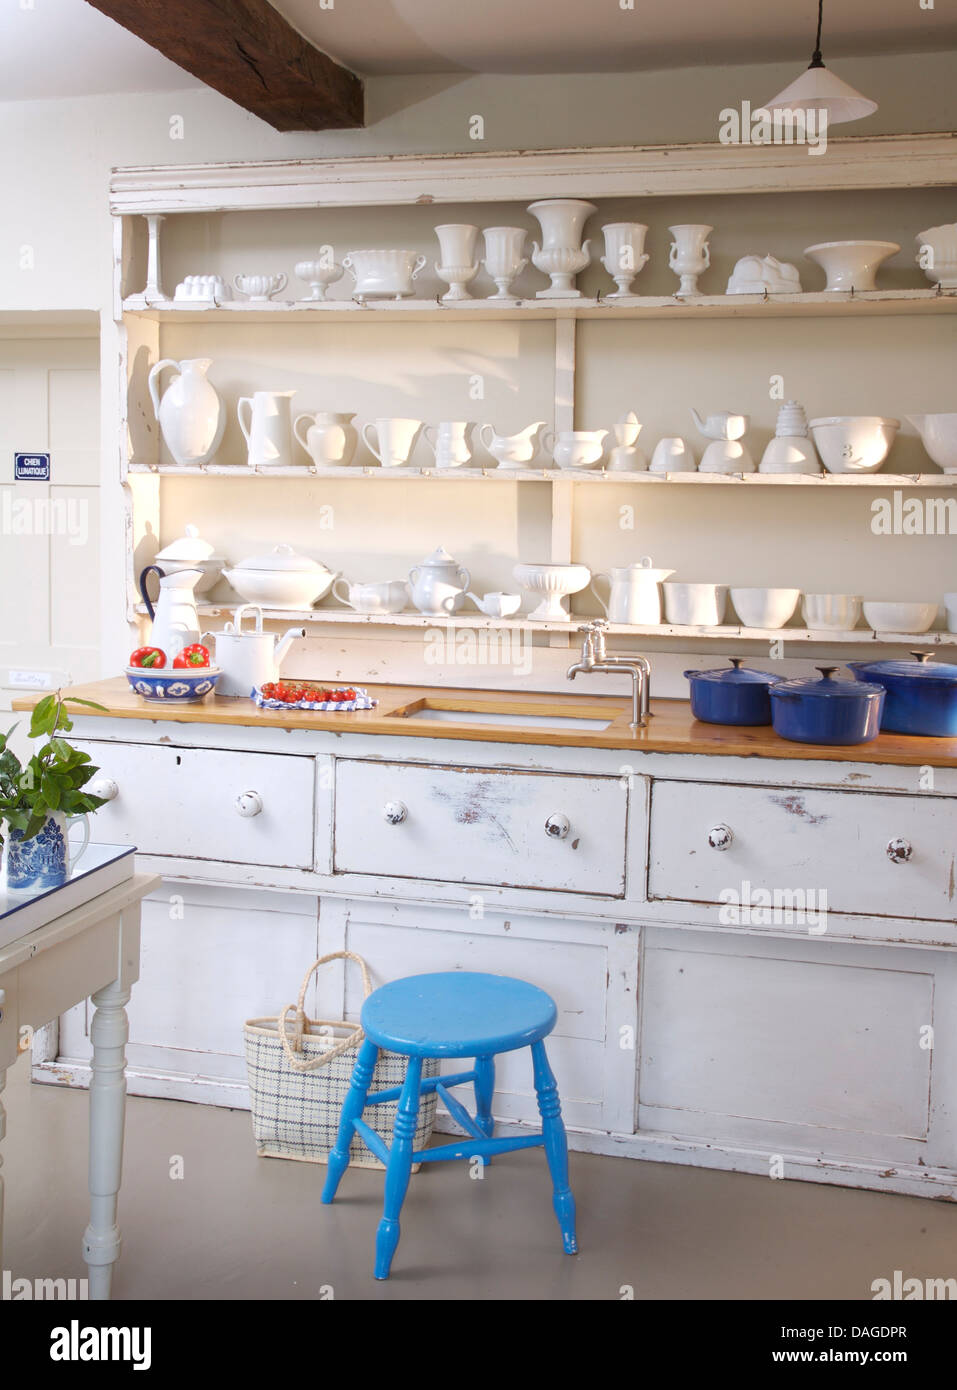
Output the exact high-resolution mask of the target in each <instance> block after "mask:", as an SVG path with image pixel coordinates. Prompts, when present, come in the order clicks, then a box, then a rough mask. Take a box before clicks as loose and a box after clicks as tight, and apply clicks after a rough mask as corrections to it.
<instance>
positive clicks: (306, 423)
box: [293, 410, 359, 468]
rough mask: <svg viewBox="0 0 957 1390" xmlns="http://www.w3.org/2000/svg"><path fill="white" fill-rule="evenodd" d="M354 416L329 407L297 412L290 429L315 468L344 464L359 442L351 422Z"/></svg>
mask: <svg viewBox="0 0 957 1390" xmlns="http://www.w3.org/2000/svg"><path fill="white" fill-rule="evenodd" d="M355 418H356V417H355V415H354V414H352V415H349V414H336V412H335V411H332V410H319V411H317V412H316V413H315V414H314V415H297V416H296V423H295V424H294V425H293V433H294V434H295V436H296V439H297V440H298V441H299V443H300V444H301V445H302V447H303V448H304V449H305V451H306V453H307V454H308V455H309V457H310V458H311V459H312V461H313V463H314V464H315V465H316V467H317V468H333V467H338V468H344V467H346V466H347V465H348V464H350V463H351V462H352V456H353V454H354V453H355V451H356V445H357V444H358V442H359V432H358V430H357V429H356V427H355V425H354V424H353V423H352V422H353V420H354V419H355ZM303 431H305V437H303Z"/></svg>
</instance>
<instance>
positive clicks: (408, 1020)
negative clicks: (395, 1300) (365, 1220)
mask: <svg viewBox="0 0 957 1390" xmlns="http://www.w3.org/2000/svg"><path fill="white" fill-rule="evenodd" d="M556 1017H557V1011H556V1009H555V1004H554V1002H553V1000H552V999H551V998H550V997H549V996H548V995H547V994H546V993H545V991H544V990H542V989H538V988H537V987H536V986H535V985H529V984H526V983H525V981H524V980H513V979H510V978H509V977H508V976H503V975H479V974H474V973H471V972H468V971H459V970H457V971H450V972H447V973H442V974H436V975H410V976H409V977H408V978H407V979H404V980H393V981H392V983H391V984H388V985H383V986H382V988H381V989H377V990H375V991H374V992H373V993H372V994H370V995H369V997H368V999H367V1000H366V1001H365V1004H364V1005H363V1006H362V1014H361V1021H362V1027H363V1029H364V1030H365V1035H366V1036H365V1040H364V1041H363V1043H362V1046H361V1047H360V1049H359V1056H358V1058H357V1059H356V1065H355V1068H354V1070H353V1073H352V1084H351V1086H350V1088H349V1093H348V1095H347V1096H346V1099H345V1101H344V1102H343V1106H342V1117H341V1119H340V1121H339V1133H338V1135H337V1136H336V1143H335V1148H334V1149H333V1150H332V1151H331V1153H330V1154H329V1159H328V1174H327V1177H326V1182H325V1186H324V1187H323V1189H322V1200H323V1202H325V1203H328V1202H331V1201H332V1200H333V1198H334V1197H335V1195H336V1189H337V1188H338V1186H339V1182H340V1180H341V1178H342V1175H343V1173H344V1172H345V1171H346V1168H347V1167H348V1166H349V1147H350V1144H351V1142H352V1136H353V1133H356V1134H358V1135H359V1136H360V1138H361V1139H362V1140H363V1141H364V1143H365V1144H366V1146H367V1147H368V1148H369V1149H371V1150H372V1152H373V1153H374V1154H375V1155H376V1157H377V1158H379V1159H380V1160H381V1161H382V1162H383V1163H384V1164H385V1166H386V1175H385V1204H384V1209H383V1213H382V1220H381V1221H380V1222H379V1230H378V1233H377V1235H376V1255H375V1277H376V1278H377V1279H388V1277H389V1268H390V1266H391V1264H392V1257H393V1255H394V1254H395V1250H396V1246H397V1245H398V1243H399V1213H400V1212H401V1210H402V1203H403V1201H404V1200H405V1194H406V1191H407V1189H408V1186H409V1176H410V1174H411V1172H412V1165H413V1163H436V1162H440V1161H441V1160H443V1159H452V1158H465V1159H471V1158H475V1157H481V1158H482V1159H483V1161H487V1160H489V1159H490V1158H491V1157H492V1155H493V1154H502V1153H510V1152H511V1151H512V1150H513V1149H531V1148H536V1147H537V1146H538V1145H543V1146H544V1149H545V1156H546V1158H547V1159H548V1166H549V1169H550V1170H551V1175H552V1185H553V1189H554V1195H553V1198H552V1202H553V1205H554V1208H555V1215H556V1216H557V1217H558V1224H559V1226H560V1228H561V1232H562V1242H563V1244H564V1246H565V1253H566V1254H568V1255H574V1254H575V1252H576V1251H577V1249H578V1244H577V1241H576V1239H575V1198H574V1197H573V1196H572V1192H571V1188H570V1187H569V1186H568V1144H567V1141H566V1139H565V1126H564V1125H563V1124H562V1111H561V1104H560V1102H559V1098H558V1087H557V1086H556V1084H555V1077H554V1075H553V1074H552V1069H551V1067H550V1066H549V1065H548V1058H547V1056H546V1055H545V1044H544V1042H543V1041H542V1039H543V1038H545V1037H547V1036H548V1034H549V1033H550V1032H551V1031H552V1029H553V1028H554V1027H555V1019H556ZM380 1047H383V1048H387V1049H388V1050H389V1051H390V1052H398V1053H399V1054H400V1055H401V1056H405V1057H408V1059H409V1066H408V1070H407V1071H406V1076H405V1083H404V1084H403V1085H402V1086H393V1087H392V1088H391V1089H389V1090H388V1091H378V1092H376V1093H375V1094H373V1095H371V1096H370V1095H369V1093H368V1092H369V1083H370V1082H371V1080H372V1072H373V1068H374V1067H375V1064H376V1059H377V1058H378V1055H379V1048H380ZM520 1047H530V1048H531V1050H532V1069H533V1074H534V1079H535V1092H536V1095H537V1097H538V1109H539V1112H540V1114H541V1117H542V1129H541V1133H540V1134H532V1135H523V1136H521V1137H515V1138H511V1139H493V1138H492V1133H493V1130H494V1128H495V1121H494V1120H493V1118H492V1109H491V1107H492V1092H493V1091H494V1089H495V1060H494V1059H495V1054H496V1053H498V1052H514V1051H515V1050H516V1049H517V1048H520ZM438 1057H474V1058H475V1066H474V1067H473V1068H472V1070H471V1071H463V1072H456V1073H455V1074H454V1075H452V1076H442V1077H432V1078H426V1080H424V1081H423V1080H422V1062H423V1060H424V1059H426V1058H438ZM467 1081H471V1082H472V1083H473V1085H474V1087H475V1111H476V1113H475V1116H474V1118H473V1116H472V1115H470V1114H469V1112H468V1111H467V1110H466V1108H465V1106H464V1105H462V1103H461V1102H460V1101H458V1100H456V1099H455V1097H454V1096H451V1095H449V1089H450V1088H451V1087H453V1086H461V1085H463V1084H464V1083H465V1082H467ZM429 1091H437V1092H438V1093H439V1095H440V1096H441V1097H442V1100H443V1101H444V1102H445V1105H446V1106H447V1107H448V1110H449V1113H450V1115H452V1116H453V1117H454V1118H455V1119H456V1120H457V1121H458V1122H459V1124H460V1125H461V1126H462V1128H463V1129H464V1130H465V1131H466V1132H467V1134H469V1135H471V1136H472V1137H471V1138H465V1139H459V1140H456V1141H455V1142H454V1143H452V1144H442V1145H440V1146H438V1147H437V1148H432V1149H422V1150H420V1151H419V1152H418V1153H415V1152H413V1149H412V1140H413V1137H414V1135H415V1126H416V1117H417V1115H418V1110H419V1097H420V1096H421V1095H423V1094H426V1093H428V1092H429ZM392 1100H398V1102H399V1109H398V1114H397V1115H396V1120H395V1129H394V1133H393V1139H392V1147H391V1149H390V1148H389V1147H388V1145H387V1144H385V1143H384V1142H383V1140H382V1139H381V1138H380V1137H379V1135H378V1134H376V1132H375V1130H374V1129H371V1128H370V1126H369V1125H367V1124H366V1123H365V1121H364V1120H363V1118H362V1112H363V1110H364V1109H365V1107H366V1106H367V1105H382V1104H383V1103H384V1102H385V1101H392Z"/></svg>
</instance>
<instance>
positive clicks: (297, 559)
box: [233, 545, 329, 574]
mask: <svg viewBox="0 0 957 1390" xmlns="http://www.w3.org/2000/svg"><path fill="white" fill-rule="evenodd" d="M233 568H234V569H237V570H265V571H266V572H267V573H268V574H277V573H279V574H328V572H329V571H328V570H327V569H326V567H325V565H323V564H321V563H320V562H319V561H318V560H312V559H310V558H309V556H308V555H299V554H297V552H296V551H295V550H293V548H292V546H291V545H275V546H273V548H272V550H271V551H270V552H269V554H268V555H250V556H249V557H248V558H247V559H245V560H242V561H240V563H239V564H238V565H234V566H233Z"/></svg>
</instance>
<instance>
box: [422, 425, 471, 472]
mask: <svg viewBox="0 0 957 1390" xmlns="http://www.w3.org/2000/svg"><path fill="white" fill-rule="evenodd" d="M471 428H472V422H471V421H470V420H442V421H441V422H440V423H439V424H437V425H426V426H425V428H424V429H423V431H422V434H423V436H424V438H425V440H426V443H427V444H428V445H429V448H430V449H431V450H432V452H433V453H434V454H435V466H436V468H461V467H462V465H463V464H465V463H468V461H469V459H470V458H471V457H472V450H471V447H470V445H469V430H470V429H471Z"/></svg>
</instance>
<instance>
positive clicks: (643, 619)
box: [591, 555, 674, 627]
mask: <svg viewBox="0 0 957 1390" xmlns="http://www.w3.org/2000/svg"><path fill="white" fill-rule="evenodd" d="M673 574H674V570H658V569H654V568H653V567H652V562H651V556H650V555H643V556H642V558H641V559H640V560H637V561H636V562H635V563H634V564H632V565H625V566H623V567H622V568H621V569H613V570H608V571H607V572H606V571H602V570H599V571H598V573H597V574H594V575H592V580H591V591H592V593H593V594H594V595H595V597H596V598H597V600H598V602H599V603H600V604H601V606H602V608H604V610H605V616H606V617H607V618H608V620H609V622H612V623H632V624H635V625H637V626H641V627H653V626H655V625H656V624H658V623H660V622H661V592H660V590H659V588H658V585H659V584H660V583H662V581H663V580H665V579H668V578H669V577H670V576H671V575H673ZM599 579H604V580H606V581H607V583H608V602H607V603H606V602H605V600H604V599H603V598H602V596H601V594H600V593H599V592H598V590H597V588H596V587H595V585H596V583H597V582H598V580H599Z"/></svg>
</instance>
